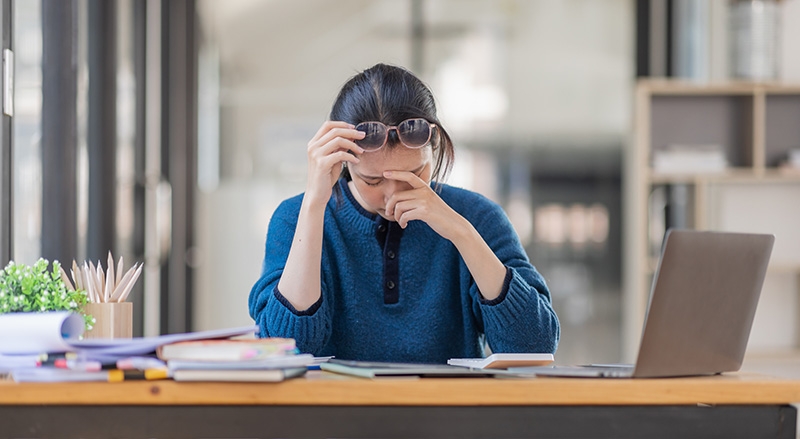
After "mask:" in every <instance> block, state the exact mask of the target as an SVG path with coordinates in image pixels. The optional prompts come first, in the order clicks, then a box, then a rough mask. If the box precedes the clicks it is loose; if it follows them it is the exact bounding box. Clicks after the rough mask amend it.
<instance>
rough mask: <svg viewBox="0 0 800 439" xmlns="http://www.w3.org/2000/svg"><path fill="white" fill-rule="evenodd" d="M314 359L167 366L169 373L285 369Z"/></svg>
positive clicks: (290, 357) (296, 357) (294, 357)
mask: <svg viewBox="0 0 800 439" xmlns="http://www.w3.org/2000/svg"><path fill="white" fill-rule="evenodd" d="M313 362H314V357H313V356H312V355H311V354H298V355H285V356H278V357H270V358H262V359H259V360H241V361H181V360H169V361H167V365H168V367H169V370H170V371H173V370H188V369H211V370H243V369H247V370H261V369H285V368H288V367H304V366H308V365H310V364H312V363H313Z"/></svg>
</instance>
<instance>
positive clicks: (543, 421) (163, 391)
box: [0, 372, 800, 439]
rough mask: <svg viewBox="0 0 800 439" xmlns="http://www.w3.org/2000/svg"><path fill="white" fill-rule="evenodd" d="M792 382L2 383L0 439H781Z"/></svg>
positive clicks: (792, 417)
mask: <svg viewBox="0 0 800 439" xmlns="http://www.w3.org/2000/svg"><path fill="white" fill-rule="evenodd" d="M792 402H800V381H793V380H781V379H777V378H770V377H765V376H762V375H752V374H731V375H724V376H715V377H698V378H673V379H641V380H632V379H620V380H614V379H605V380H598V379H562V378H539V379H484V378H465V379H460V378H459V379H455V378H453V379H441V378H439V379H434V378H425V379H382V380H365V379H359V378H349V377H343V376H339V375H334V374H328V373H324V372H311V373H309V375H308V377H306V378H301V379H295V380H290V381H286V382H283V383H263V384H254V383H232V384H223V383H176V382H173V381H132V382H124V383H58V384H16V383H9V382H2V383H0V437H48V438H53V437H84V438H93V437H98V438H100V437H102V438H107V437H168V438H180V437H354V438H367V437H371V438H374V437H398V438H401V437H402V438H406V437H458V438H466V437H487V438H488V437H491V438H503V437H615V438H625V437H653V438H655V437H680V438H691V437H725V438H736V437H777V438H786V439H794V438H795V434H796V422H797V411H796V409H795V408H794V407H793V406H790V405H788V404H789V403H792Z"/></svg>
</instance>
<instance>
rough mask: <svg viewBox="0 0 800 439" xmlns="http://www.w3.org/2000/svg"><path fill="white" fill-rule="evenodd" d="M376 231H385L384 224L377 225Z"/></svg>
mask: <svg viewBox="0 0 800 439" xmlns="http://www.w3.org/2000/svg"><path fill="white" fill-rule="evenodd" d="M378 231H379V232H385V231H386V226H384V225H383V224H381V225H379V226H378Z"/></svg>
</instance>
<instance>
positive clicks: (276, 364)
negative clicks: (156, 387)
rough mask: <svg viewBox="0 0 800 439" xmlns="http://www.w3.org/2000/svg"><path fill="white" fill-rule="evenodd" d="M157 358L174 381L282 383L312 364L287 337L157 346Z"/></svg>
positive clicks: (309, 358)
mask: <svg viewBox="0 0 800 439" xmlns="http://www.w3.org/2000/svg"><path fill="white" fill-rule="evenodd" d="M157 355H158V357H159V358H160V359H161V360H164V361H166V362H167V368H168V369H169V375H170V376H171V377H172V379H174V380H175V381H249V382H253V381H262V382H264V381H267V382H275V381H283V380H285V379H287V378H293V377H297V376H302V375H303V374H305V372H306V370H307V369H308V366H309V365H310V364H312V363H313V362H314V357H313V356H312V355H310V354H298V353H297V349H296V347H295V341H294V340H293V339H290V338H261V339H226V340H196V341H182V342H177V343H171V344H166V345H163V346H160V347H159V348H158V351H157Z"/></svg>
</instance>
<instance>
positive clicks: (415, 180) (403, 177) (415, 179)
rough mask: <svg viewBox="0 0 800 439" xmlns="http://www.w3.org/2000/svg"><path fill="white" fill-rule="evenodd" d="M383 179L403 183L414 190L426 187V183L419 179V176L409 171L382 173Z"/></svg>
mask: <svg viewBox="0 0 800 439" xmlns="http://www.w3.org/2000/svg"><path fill="white" fill-rule="evenodd" d="M383 178H388V179H390V180H398V181H405V182H406V183H408V184H410V185H411V187H413V188H414V189H419V188H423V187H428V183H427V182H426V181H425V180H423V179H421V178H420V177H419V175H417V174H415V173H413V172H409V171H386V172H384V173H383Z"/></svg>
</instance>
